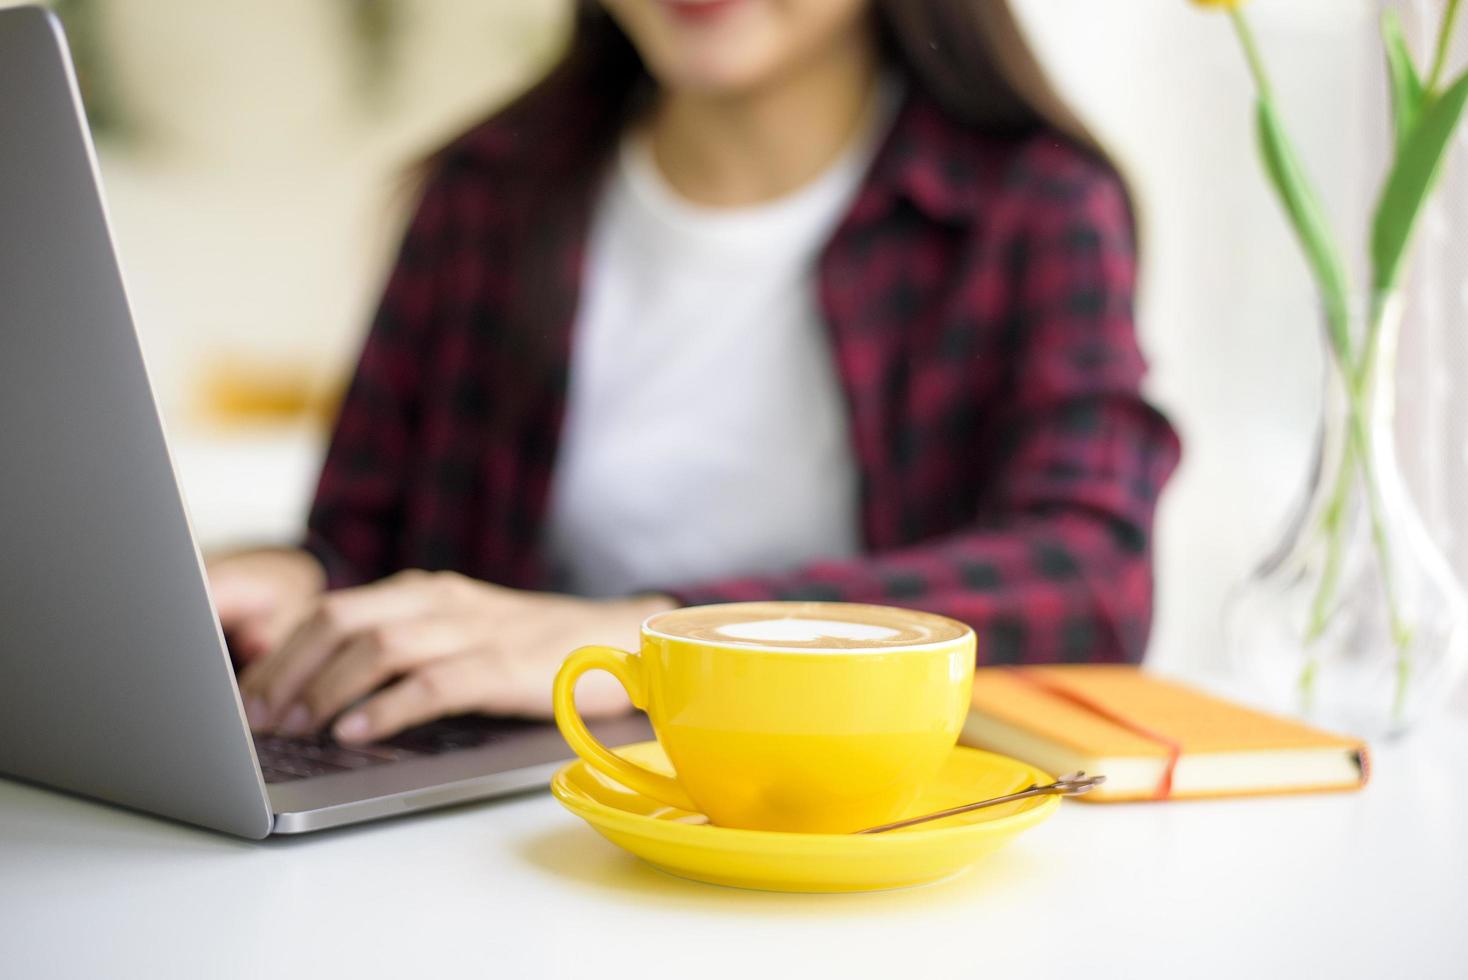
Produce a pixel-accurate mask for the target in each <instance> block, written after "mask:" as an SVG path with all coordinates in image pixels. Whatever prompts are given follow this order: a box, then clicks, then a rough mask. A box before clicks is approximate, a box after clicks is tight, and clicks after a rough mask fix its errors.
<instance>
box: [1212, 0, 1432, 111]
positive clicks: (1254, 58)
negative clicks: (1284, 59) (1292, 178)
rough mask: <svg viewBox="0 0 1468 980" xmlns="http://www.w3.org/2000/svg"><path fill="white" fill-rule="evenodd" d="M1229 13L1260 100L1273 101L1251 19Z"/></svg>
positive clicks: (1236, 10) (1235, 10) (1237, 10)
mask: <svg viewBox="0 0 1468 980" xmlns="http://www.w3.org/2000/svg"><path fill="white" fill-rule="evenodd" d="M1454 2H1455V3H1456V2H1457V0H1454ZM1228 13H1229V19H1231V20H1232V21H1233V23H1234V32H1235V33H1236V34H1238V36H1239V44H1240V45H1241V46H1242V47H1243V49H1244V60H1245V61H1247V62H1248V63H1249V74H1251V75H1253V76H1254V84H1255V85H1256V86H1257V87H1258V89H1259V98H1261V99H1272V98H1273V97H1274V89H1273V88H1272V86H1270V84H1269V75H1268V73H1266V72H1265V70H1264V59H1263V58H1261V57H1260V56H1259V44H1258V42H1256V41H1255V40H1254V29H1253V28H1252V27H1250V26H1249V19H1248V18H1247V17H1245V16H1244V11H1243V10H1242V9H1240V8H1238V7H1234V8H1232V9H1230V10H1229V12H1228Z"/></svg>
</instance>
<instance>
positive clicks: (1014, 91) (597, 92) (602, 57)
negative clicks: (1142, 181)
mask: <svg viewBox="0 0 1468 980" xmlns="http://www.w3.org/2000/svg"><path fill="white" fill-rule="evenodd" d="M873 13H874V15H875V18H876V23H877V28H878V32H879V39H880V42H881V45H882V48H883V52H884V54H885V56H886V58H887V60H888V61H889V62H890V63H893V64H895V65H897V66H898V67H899V68H901V69H902V70H903V72H904V74H906V75H907V76H908V77H909V78H910V79H911V80H912V82H914V83H915V84H917V85H918V86H920V87H921V88H922V89H923V90H924V91H925V92H926V93H927V94H928V95H929V97H931V98H932V99H933V100H934V101H935V102H937V103H938V105H939V106H941V107H942V108H943V109H944V110H945V111H946V112H947V113H949V114H950V115H952V116H953V117H954V118H955V119H958V120H960V121H962V122H965V123H968V124H970V125H973V126H975V127H978V128H982V129H984V130H986V131H996V132H1014V133H1023V132H1026V131H1030V130H1033V129H1036V128H1038V127H1042V126H1044V127H1049V128H1051V129H1053V130H1056V131H1058V132H1060V133H1061V134H1063V135H1065V136H1068V137H1069V138H1070V139H1072V140H1073V141H1074V142H1076V143H1078V144H1080V145H1081V146H1083V147H1085V148H1087V149H1090V150H1092V151H1093V152H1096V153H1097V154H1100V153H1101V150H1100V147H1099V145H1098V144H1097V142H1096V140H1095V139H1094V138H1093V137H1092V136H1091V134H1090V132H1089V131H1088V130H1087V129H1086V127H1085V125H1084V124H1083V123H1082V122H1081V121H1080V119H1079V118H1078V117H1077V116H1076V115H1075V113H1074V112H1072V111H1071V109H1070V108H1069V107H1068V106H1067V105H1066V103H1065V101H1064V100H1063V99H1062V98H1061V97H1060V96H1059V95H1058V93H1057V92H1056V91H1055V89H1054V88H1053V87H1052V86H1051V84H1050V82H1049V79H1048V78H1047V77H1046V75H1045V72H1044V69H1042V68H1041V67H1040V64H1039V62H1038V61H1037V60H1036V59H1035V56H1034V54H1033V52H1032V51H1031V49H1030V46H1029V43H1028V42H1027V41H1026V39H1025V36H1024V32H1023V30H1022V29H1021V28H1020V25H1019V23H1018V22H1017V21H1016V19H1015V15H1014V12H1013V11H1012V10H1011V9H1010V5H1009V2H1008V0H873ZM567 90H570V91H575V92H577V93H580V94H582V95H583V96H585V95H588V94H590V95H591V96H592V97H593V98H594V99H595V101H596V103H597V104H596V106H595V107H594V109H593V111H589V112H587V113H586V115H585V116H584V117H583V118H580V119H578V120H577V124H578V126H579V131H578V135H579V140H578V142H581V144H582V146H583V147H584V146H586V145H588V144H593V145H600V146H607V145H610V144H611V143H613V142H615V139H616V137H617V136H618V135H619V134H620V133H621V132H622V131H623V130H624V129H625V127H626V126H627V125H628V123H629V122H630V121H631V120H632V119H633V118H635V117H636V116H637V114H638V113H640V112H641V111H642V110H643V109H644V108H646V106H647V104H648V101H649V100H650V98H651V95H652V93H653V91H654V85H653V83H652V80H651V78H650V77H649V75H648V72H647V69H646V68H645V67H644V66H643V63H642V59H641V57H640V56H639V55H638V53H637V50H636V48H634V47H633V46H632V42H631V41H630V40H629V39H628V38H627V36H626V35H625V34H624V33H623V32H622V30H621V28H620V27H618V26H617V23H616V21H614V20H613V19H612V17H611V16H610V15H609V14H607V12H606V11H605V10H603V9H602V7H601V5H600V4H599V3H598V2H597V0H578V3H577V5H576V13H575V25H574V29H573V31H572V34H571V40H570V43H569V45H568V47H567V49H566V51H565V53H564V55H563V56H562V57H561V59H560V61H559V62H558V63H557V64H556V65H555V67H553V68H552V69H551V71H550V72H549V74H548V75H547V76H546V77H545V79H544V80H543V81H542V82H541V83H540V84H539V85H537V86H536V87H535V88H534V89H533V90H531V92H529V93H528V94H527V95H525V96H524V97H522V98H521V100H520V105H522V106H523V107H524V108H525V109H526V110H527V112H528V111H531V107H532V106H534V105H536V104H539V103H541V102H542V101H543V100H542V96H547V95H549V94H550V93H551V92H553V91H562V92H564V91H567ZM512 111H513V109H512ZM580 162H584V158H581V160H580Z"/></svg>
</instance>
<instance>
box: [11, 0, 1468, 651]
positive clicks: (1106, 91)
mask: <svg viewBox="0 0 1468 980" xmlns="http://www.w3.org/2000/svg"><path fill="white" fill-rule="evenodd" d="M8 2H9V0H0V6H4V5H7V3H8ZM980 2H982V0H980ZM53 6H56V7H57V9H58V10H59V12H60V13H61V15H62V16H63V18H64V19H65V21H66V22H67V24H68V28H69V31H70V33H71V36H72V42H73V46H74V48H75V50H76V53H77V57H78V60H79V71H80V72H81V74H82V76H83V85H84V88H85V90H86V93H87V99H88V105H89V111H90V112H91V115H92V119H93V123H94V126H95V128H96V130H97V135H98V141H99V152H100V155H101V161H102V169H103V175H104V181H105V184H106V190H107V195H108V198H109V200H110V205H111V209H112V215H113V219H114V222H115V232H116V236H117V239H118V246H119V249H120V251H121V256H122V262H123V266H124V269H125V272H126V276H127V280H128V283H129V286H130V289H131V292H132V297H133V301H134V304H135V309H136V313H137V320H138V325H139V329H140V332H141V334H142V339H143V343H144V347H145V351H146V354H147V357H148V360H149V363H150V365H151V367H152V370H153V373H154V381H155V384H156V386H157V388H158V391H159V396H160V399H161V401H162V405H163V409H164V412H165V415H166V418H167V421H168V423H169V426H170V430H171V435H172V437H173V440H174V446H175V451H176V455H177V462H178V466H179V470H180V474H181V477H182V479H183V482H184V484H185V489H186V491H187V494H188V497H189V502H190V506H191V508H192V511H193V514H194V518H195V521H196V525H197V530H198V532H199V534H200V536H201V537H202V539H203V540H204V542H205V544H206V546H208V547H223V546H228V545H233V544H246V543H259V542H267V541H284V540H290V539H291V538H293V537H294V536H295V534H296V533H297V530H298V528H299V527H300V525H301V522H302V519H303V515H304V512H305V507H306V503H307V501H308V499H309V496H310V493H311V490H312V487H313V482H314V478H315V471H316V466H317V463H318V460H319V457H320V454H321V451H322V448H323V442H324V438H325V419H327V418H329V413H330V409H331V405H332V400H333V398H334V396H335V393H336V392H337V391H338V390H339V389H340V386H341V385H342V383H343V382H344V380H345V377H346V375H347V373H348V372H349V371H350V369H351V366H352V362H353V359H354V356H355V352H356V348H357V345H358V343H359V342H360V338H361V334H362V331H363V329H364V327H365V325H366V323H367V319H368V317H369V315H370V311H371V308H372V306H373V303H374V301H375V298H376V293H377V291H378V290H379V288H380V286H381V280H382V277H383V275H384V273H385V269H386V264H387V262H388V260H389V258H390V256H391V253H392V249H393V247H394V245H395V242H396V237H397V235H398V234H399V232H400V229H401V226H402V223H403V221H404V219H405V217H406V211H407V208H408V207H409V206H410V205H411V204H412V201H413V187H412V181H411V178H410V173H411V171H412V169H413V166H414V164H415V162H416V161H419V160H421V159H422V158H423V157H424V156H425V155H426V154H427V153H428V152H429V151H430V150H431V149H432V148H434V147H435V146H436V145H437V144H439V143H441V142H442V141H443V140H445V139H447V138H448V137H449V136H451V135H452V134H453V133H455V132H456V131H457V130H459V129H461V128H463V127H465V126H466V125H468V124H469V123H471V122H472V121H474V120H475V119H477V118H479V117H481V116H483V115H484V114H485V113H487V112H488V111H490V110H491V109H493V108H494V107H495V106H496V105H497V104H500V103H502V102H503V101H505V100H506V99H507V98H509V97H511V96H512V95H514V94H515V93H516V92H517V91H518V90H519V89H520V88H521V87H522V86H524V85H525V84H527V82H528V81H530V80H532V79H533V78H535V76H536V74H537V72H538V71H539V70H540V69H541V68H543V67H544V66H545V65H546V64H547V63H548V62H549V61H550V60H551V59H552V58H554V56H555V55H556V54H557V52H558V50H559V46H560V44H561V41H562V39H563V36H564V32H565V29H566V26H567V25H568V23H569V17H568V13H569V3H568V2H567V0H304V2H303V0H253V2H250V3H240V2H236V3H219V2H210V3H198V2H197V0H60V2H57V3H55V4H53ZM1016 6H1017V7H1018V9H1019V12H1020V14H1021V15H1022V17H1023V19H1024V21H1025V22H1026V24H1027V25H1028V28H1029V30H1030V32H1031V34H1032V37H1033V40H1034V43H1035V44H1036V46H1037V48H1038V49H1039V51H1040V53H1041V55H1042V57H1043V60H1044V61H1045V62H1046V64H1047V65H1048V66H1049V68H1050V70H1051V71H1052V73H1053V74H1054V76H1055V78H1056V79H1057V80H1058V82H1059V83H1060V85H1061V87H1062V88H1063V89H1064V90H1065V91H1066V92H1067V94H1068V95H1069V96H1070V98H1071V99H1072V100H1073V102H1074V103H1075V104H1076V105H1077V107H1078V108H1079V109H1080V110H1081V111H1082V114H1083V115H1085V116H1086V117H1088V118H1089V120H1090V121H1091V122H1092V123H1093V124H1094V126H1095V128H1096V129H1097V131H1098V132H1099V133H1100V134H1102V135H1103V137H1104V138H1105V140H1106V141H1107V142H1108V143H1109V144H1110V145H1111V147H1112V148H1113V150H1114V151H1115V154H1116V156H1117V157H1118V158H1119V160H1120V161H1122V163H1123V165H1124V166H1125V167H1126V168H1127V169H1128V171H1129V175H1130V177H1131V179H1132V180H1133V182H1134V184H1135V187H1136V190H1137V196H1138V198H1139V201H1140V203H1141V207H1142V211H1143V213H1142V219H1143V228H1142V238H1143V242H1144V246H1145V267H1144V269H1145V272H1144V275H1145V281H1144V283H1143V293H1142V307H1141V311H1140V329H1141V333H1142V337H1143V343H1144V345H1145V347H1146V349H1147V351H1148V354H1149V355H1150V359H1151V362H1152V366H1153V373H1152V379H1151V385H1152V392H1153V395H1154V397H1155V398H1156V400H1157V401H1158V402H1159V404H1161V405H1162V406H1163V407H1164V409H1165V410H1166V411H1167V412H1168V413H1169V414H1170V415H1171V416H1172V417H1173V418H1174V420H1175V421H1176V422H1177V424H1178V425H1179V427H1180V429H1181V430H1182V432H1183V435H1184V438H1185V441H1186V459H1185V462H1184V466H1183V468H1182V470H1181V472H1180V473H1179V475H1178V477H1177V479H1176V481H1175V482H1174V484H1173V485H1172V487H1171V488H1170V490H1169V491H1168V494H1167V497H1166V499H1165V502H1164V506H1163V513H1162V517H1161V523H1160V527H1159V555H1158V562H1159V595H1158V616H1157V627H1156V632H1155V635H1154V640H1153V647H1152V655H1151V656H1152V661H1153V662H1154V663H1156V664H1157V665H1159V666H1161V667H1163V668H1166V669H1172V670H1195V669H1210V668H1214V667H1217V666H1218V665H1219V663H1220V661H1221V658H1222V656H1223V640H1222V637H1221V635H1220V623H1221V618H1220V609H1221V604H1222V601H1223V599H1224V596H1225V594H1226V592H1227V590H1228V589H1229V587H1230V586H1231V585H1232V584H1233V583H1235V582H1236V581H1237V580H1238V579H1240V578H1241V577H1242V576H1243V575H1244V574H1245V573H1246V572H1247V571H1248V569H1249V567H1250V565H1251V564H1252V563H1253V562H1254V561H1255V560H1256V559H1257V558H1258V557H1259V556H1260V553H1261V552H1262V551H1263V549H1264V548H1265V546H1266V545H1267V544H1268V543H1269V541H1270V539H1271V538H1272V537H1273V536H1274V535H1276V534H1277V533H1278V531H1279V528H1280V525H1281V523H1282V522H1283V520H1284V518H1285V516H1286V512H1287V510H1288V508H1289V507H1290V505H1291V504H1292V502H1293V500H1294V498H1295V496H1296V495H1297V494H1298V493H1299V492H1300V491H1301V489H1302V486H1303V481H1304V478H1305V474H1306V469H1307V467H1308V464H1309V455H1310V447H1311V444H1312V438H1313V432H1314V425H1315V421H1316V412H1317V406H1318V397H1319V384H1320V373H1321V361H1320V347H1319V340H1318V336H1317V333H1318V328H1317V323H1316V303H1315V299H1314V296H1313V293H1312V290H1311V286H1310V280H1309V278H1308V276H1307V274H1306V271H1305V268H1304V265H1303V263H1302V261H1301V259H1300V258H1299V255H1298V250H1297V249H1296V247H1295V245H1294V243H1293V241H1292V240H1291V239H1290V237H1289V233H1288V231H1287V229H1286V226H1285V225H1284V223H1283V221H1282V219H1281V218H1280V216H1279V214H1278V211H1277V206H1276V204H1275V202H1274V200H1273V199H1272V198H1271V197H1270V196H1269V193H1268V191H1267V190H1266V187H1265V184H1264V181H1263V179H1262V177H1261V175H1260V171H1259V169H1258V166H1257V160H1256V155H1255V150H1254V144H1253V141H1252V116H1251V102H1252V90H1251V87H1250V85H1249V81H1248V78H1247V76H1246V73H1245V69H1244V65H1243V62H1242V60H1241V57H1240V54H1239V51H1238V48H1237V45H1236V43H1235V40H1234V38H1233V37H1232V35H1231V33H1230V31H1229V27H1228V24H1227V22H1226V20H1225V19H1224V18H1223V17H1221V16H1218V15H1216V14H1209V13H1207V12H1205V11H1203V10H1200V9H1199V8H1198V7H1196V6H1194V5H1193V4H1191V3H1188V2H1185V0H1126V2H1115V0H1113V2H1105V3H1098V2H1096V0H1017V3H1016ZM1402 6H1403V8H1404V14H1405V15H1406V17H1407V20H1408V22H1409V25H1420V24H1422V23H1424V22H1425V20H1432V19H1434V14H1433V4H1432V3H1430V2H1427V0H1422V2H1419V3H1412V2H1409V3H1404V4H1403V5H1402ZM1380 7H1381V3H1380V0H1255V2H1254V3H1253V4H1252V5H1251V11H1252V13H1253V16H1254V18H1255V23H1256V26H1257V28H1258V30H1259V33H1260V40H1261V43H1262V44H1263V46H1264V47H1265V49H1266V55H1267V56H1268V57H1269V58H1270V61H1271V67H1272V70H1273V71H1274V73H1275V74H1276V76H1277V77H1276V83H1277V86H1278V88H1279V90H1280V93H1281V102H1282V105H1283V106H1284V107H1285V114H1286V116H1287V117H1288V122H1289V125H1290V126H1291V127H1292V131H1293V132H1294V134H1295V136H1296V139H1297V141H1298V143H1299V144H1300V146H1301V149H1302V151H1303V153H1304V154H1305V156H1306V158H1307V159H1308V161H1309V163H1310V166H1311V169H1312V170H1313V171H1314V173H1315V176H1316V178H1317V180H1318V181H1319V182H1320V183H1321V185H1322V187H1323V190H1324V192H1325V198H1326V202H1327V205H1328V206H1329V208H1330V211H1331V214H1332V216H1333V218H1334V219H1335V223H1336V225H1337V227H1338V228H1339V229H1341V231H1342V232H1343V233H1345V236H1346V238H1347V239H1348V240H1349V241H1350V242H1351V243H1352V246H1353V250H1355V251H1359V250H1360V248H1361V244H1362V238H1363V229H1364V225H1365V221H1366V214H1367V212H1368V209H1369V206H1370V198H1371V193H1372V189H1373V188H1374V187H1375V186H1376V183H1377V181H1378V180H1379V177H1380V173H1381V170H1382V168H1383V166H1384V164H1385V153H1386V146H1387V135H1386V126H1387V119H1386V109H1385V95H1384V89H1383V81H1382V76H1381V69H1380V66H1379V64H1378V61H1379V50H1380V48H1379V43H1378V41H1377V39H1376V34H1375V30H1376V22H1377V18H1378V16H1379V13H1380ZM1418 36H1419V37H1421V36H1423V35H1422V34H1420V33H1419V35H1418ZM1459 155H1460V156H1461V154H1459ZM1461 169H1462V168H1461V166H1459V167H1458V171H1460V170H1461ZM1458 171H1455V174H1456V173H1457V172H1458ZM1451 180H1459V181H1461V177H1460V176H1454V177H1452V178H1451ZM1464 199H1465V200H1468V195H1465V196H1464ZM1435 220H1436V221H1437V222H1438V223H1439V225H1441V224H1442V223H1443V222H1444V221H1445V220H1446V219H1444V217H1443V216H1442V215H1441V214H1439V215H1437V217H1436V219H1435ZM1431 237H1432V236H1431V234H1429V238H1431ZM1443 237H1444V236H1443V235H1441V234H1439V235H1438V236H1437V239H1438V244H1437V245H1436V246H1433V245H1431V244H1430V245H1429V246H1428V247H1429V248H1432V247H1436V248H1438V251H1439V252H1441V251H1442V250H1443V248H1444V247H1445V246H1443V243H1442V241H1441V239H1443ZM1449 258H1451V256H1449ZM1437 261H1438V263H1439V265H1441V264H1442V263H1443V262H1444V261H1445V260H1444V259H1443V258H1442V257H1441V255H1440V256H1439V257H1438V259H1437ZM1455 268H1461V262H1460V263H1458V265H1457V266H1455ZM1452 282H1453V288H1454V290H1457V291H1456V292H1455V293H1454V294H1453V295H1454V296H1455V297H1459V299H1458V300H1457V302H1458V304H1459V305H1458V306H1455V307H1454V308H1453V310H1452V311H1451V314H1452V315H1449V316H1448V317H1447V319H1449V320H1451V324H1450V325H1456V324H1458V323H1461V322H1462V320H1463V317H1462V316H1461V315H1457V314H1461V312H1462V303H1464V302H1468V299H1464V298H1462V293H1461V284H1460V282H1459V280H1458V279H1457V278H1456V277H1454V278H1453V280H1452ZM1455 349H1456V348H1455ZM1428 353H1429V354H1430V355H1431V358H1430V359H1432V360H1433V361H1434V362H1437V363H1442V362H1443V355H1442V351H1440V350H1439V351H1437V352H1436V353H1433V352H1428ZM1404 354H1405V355H1406V360H1407V361H1408V362H1409V363H1410V362H1411V361H1412V356H1413V355H1412V352H1411V351H1406V352H1404ZM1449 380H1450V379H1449ZM1444 383H1446V382H1444ZM1413 446H1414V444H1413V443H1411V442H1410V441H1409V442H1408V443H1404V447H1403V452H1404V454H1405V453H1408V452H1411V451H1413ZM1453 459H1454V460H1456V461H1457V464H1458V465H1468V464H1465V461H1468V454H1465V452H1464V450H1463V448H1462V447H1461V445H1460V446H1458V447H1457V448H1456V449H1455V451H1454V455H1453ZM1438 465H1439V467H1440V466H1441V464H1440V463H1439V464H1438ZM1440 484H1441V480H1438V481H1437V483H1435V484H1433V486H1434V487H1439V485H1440ZM1434 492H1436V494H1437V496H1436V497H1435V498H1434V499H1435V500H1436V501H1437V503H1436V505H1435V506H1437V507H1438V509H1439V510H1441V511H1443V512H1444V513H1448V512H1449V511H1450V510H1452V509H1453V508H1452V505H1453V504H1454V503H1455V502H1456V498H1453V497H1451V495H1444V494H1443V493H1442V492H1441V491H1440V489H1439V490H1436V491H1434ZM1440 516H1441V515H1440Z"/></svg>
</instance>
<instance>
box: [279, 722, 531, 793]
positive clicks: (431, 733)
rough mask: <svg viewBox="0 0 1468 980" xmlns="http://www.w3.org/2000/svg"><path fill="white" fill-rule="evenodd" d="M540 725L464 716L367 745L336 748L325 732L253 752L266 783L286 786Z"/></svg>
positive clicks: (471, 744) (469, 744)
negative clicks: (292, 782) (289, 783)
mask: <svg viewBox="0 0 1468 980" xmlns="http://www.w3.org/2000/svg"><path fill="white" fill-rule="evenodd" d="M539 727H543V726H542V725H541V724H540V723H537V722H533V721H520V720H517V719H513V718H487V717H484V716H482V715H463V716H460V717H457V718H444V719H442V720H440V721H435V722H431V723H429V724H427V725H421V726H419V727H417V728H410V729H408V730H407V731H405V732H403V733H401V734H399V735H395V736H393V737H392V738H390V739H387V740H386V741H383V742H375V743H373V744H372V745H354V746H351V747H348V746H345V745H338V744H337V743H336V742H335V740H333V739H332V737H331V736H330V735H328V734H325V733H322V734H319V735H307V736H304V737H298V738H288V737H286V736H283V735H256V736H255V754H256V756H258V757H259V759H260V769H261V770H262V771H263V772H264V774H265V781H266V782H267V783H288V782H291V781H293V780H297V779H309V778H311V777H313V776H329V775H332V774H334V773H339V772H351V771H352V770H354V769H365V768H367V767H369V766H380V765H383V764H384V763H388V762H398V761H401V760H403V759H414V758H422V757H424V756H434V755H443V754H444V753H445V752H454V751H457V750H459V749H476V748H479V747H481V746H484V745H488V744H490V743H491V742H495V741H498V740H499V739H502V738H504V737H505V736H507V735H513V734H514V733H516V732H519V731H522V730H524V729H526V728H539Z"/></svg>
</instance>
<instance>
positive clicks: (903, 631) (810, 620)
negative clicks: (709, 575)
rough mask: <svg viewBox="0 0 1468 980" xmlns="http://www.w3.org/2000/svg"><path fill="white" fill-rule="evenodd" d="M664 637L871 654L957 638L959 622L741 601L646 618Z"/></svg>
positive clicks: (875, 609)
mask: <svg viewBox="0 0 1468 980" xmlns="http://www.w3.org/2000/svg"><path fill="white" fill-rule="evenodd" d="M647 626H648V629H650V630H652V631H653V632H655V633H660V634H662V635H664V636H670V637H675V638H679V639H686V640H692V641H694V642H699V643H716V644H718V645H720V646H738V647H749V648H751V649H777V650H800V651H805V652H811V653H819V652H823V651H824V652H831V653H838V652H839V653H850V652H858V651H862V650H870V651H872V652H874V653H876V652H881V651H884V650H891V649H894V648H901V647H909V646H925V645H928V644H932V643H943V642H948V641H952V640H958V639H961V638H962V637H963V636H964V634H965V633H967V632H968V627H966V626H964V625H963V624H962V623H959V622H955V621H954V620H951V619H946V618H944V617H942V616H935V615H933V614H931V613H924V612H917V611H915V610H910V609H893V608H890V607H887V606H864V605H855V604H847V603H835V602H740V603H731V604H728V605H721V606H693V607H690V608H687V609H675V610H673V611H672V612H667V613H662V614H661V615H658V616H654V617H653V618H652V619H650V620H648V623H647Z"/></svg>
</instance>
